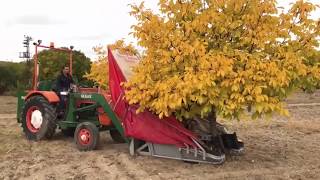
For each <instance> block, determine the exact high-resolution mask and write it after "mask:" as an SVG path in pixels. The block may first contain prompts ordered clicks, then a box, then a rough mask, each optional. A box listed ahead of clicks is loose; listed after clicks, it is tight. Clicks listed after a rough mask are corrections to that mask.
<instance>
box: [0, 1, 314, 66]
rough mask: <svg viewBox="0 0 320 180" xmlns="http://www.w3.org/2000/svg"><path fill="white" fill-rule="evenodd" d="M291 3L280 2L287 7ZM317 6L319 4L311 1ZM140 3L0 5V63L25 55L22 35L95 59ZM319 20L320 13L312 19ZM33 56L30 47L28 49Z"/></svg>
mask: <svg viewBox="0 0 320 180" xmlns="http://www.w3.org/2000/svg"><path fill="white" fill-rule="evenodd" d="M293 1H294V0H281V1H280V2H281V5H283V6H287V5H288V4H289V2H293ZM311 1H312V2H314V3H318V4H319V1H320V0H311ZM139 2H141V0H90V1H89V0H6V1H2V2H1V5H0V60H8V61H12V60H13V61H19V57H18V53H19V52H21V51H24V50H25V49H24V48H23V45H22V41H23V36H24V35H29V36H31V37H33V39H34V40H37V39H41V40H43V44H44V45H48V44H49V42H52V41H53V42H55V45H56V46H57V47H60V46H67V47H68V46H70V45H73V46H75V49H76V50H81V51H82V52H84V53H85V54H86V55H87V56H89V57H90V58H94V52H93V50H92V47H93V46H96V45H106V44H108V43H113V42H114V41H116V40H118V39H121V38H126V40H127V41H129V42H130V41H134V39H133V38H132V37H129V36H128V33H129V32H130V31H131V30H130V26H131V25H132V24H134V22H135V20H134V18H133V17H130V15H129V14H128V12H129V11H130V7H128V4H130V3H137V4H138V3H139ZM157 2H158V0H146V2H145V5H146V6H147V7H149V8H151V9H156V7H157ZM313 16H314V17H315V18H320V12H319V10H318V12H316V13H315V14H314V15H313ZM31 47H32V49H31V52H32V53H33V46H31Z"/></svg>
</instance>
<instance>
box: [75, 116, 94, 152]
mask: <svg viewBox="0 0 320 180" xmlns="http://www.w3.org/2000/svg"><path fill="white" fill-rule="evenodd" d="M99 139H100V134H99V129H98V128H97V126H96V125H94V124H93V123H91V122H83V123H80V124H79V125H78V126H77V128H76V130H75V132H74V141H75V142H76V145H77V148H78V149H79V150H80V151H91V150H94V149H96V148H97V147H98V144H99Z"/></svg>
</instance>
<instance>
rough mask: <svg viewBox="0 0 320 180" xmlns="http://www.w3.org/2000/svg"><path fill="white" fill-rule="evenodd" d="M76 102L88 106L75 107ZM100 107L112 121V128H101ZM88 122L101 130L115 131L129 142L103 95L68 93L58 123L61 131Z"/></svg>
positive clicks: (119, 121)
mask: <svg viewBox="0 0 320 180" xmlns="http://www.w3.org/2000/svg"><path fill="white" fill-rule="evenodd" d="M77 101H90V102H91V103H90V104H85V106H80V107H76V102H77ZM99 107H102V108H103V110H104V112H105V113H106V114H107V116H108V117H109V119H110V120H111V121H112V124H113V126H110V127H103V126H102V125H101V124H100V122H99V119H98V112H97V108H99ZM87 121H90V122H91V123H93V124H95V125H97V126H101V129H103V130H106V129H117V130H118V131H119V133H120V134H121V135H122V137H123V138H124V139H125V141H126V142H129V141H128V139H127V138H126V137H125V135H124V130H123V127H122V125H121V120H120V119H119V118H118V117H117V115H116V114H115V113H114V112H113V110H112V108H111V106H110V105H109V104H108V102H107V100H106V99H105V97H104V96H103V94H99V93H70V94H69V99H68V103H67V110H66V114H65V118H64V119H63V120H62V121H59V122H58V124H59V127H60V128H61V129H68V128H75V127H76V126H77V125H78V124H79V123H81V122H87Z"/></svg>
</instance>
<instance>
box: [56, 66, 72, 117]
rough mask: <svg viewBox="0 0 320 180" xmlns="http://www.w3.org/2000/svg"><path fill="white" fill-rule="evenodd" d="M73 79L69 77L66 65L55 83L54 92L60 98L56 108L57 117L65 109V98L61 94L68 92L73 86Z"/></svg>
mask: <svg viewBox="0 0 320 180" xmlns="http://www.w3.org/2000/svg"><path fill="white" fill-rule="evenodd" d="M73 83H74V81H73V78H72V76H71V75H70V69H69V66H68V65H65V66H64V67H63V69H62V70H61V74H60V75H59V76H58V77H57V81H56V92H57V94H58V96H59V98H60V103H59V106H58V111H59V115H62V114H63V112H64V110H65V108H66V101H67V96H66V94H62V93H61V92H68V91H69V89H70V88H72V86H73Z"/></svg>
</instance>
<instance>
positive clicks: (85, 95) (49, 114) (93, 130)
mask: <svg viewBox="0 0 320 180" xmlns="http://www.w3.org/2000/svg"><path fill="white" fill-rule="evenodd" d="M34 45H35V56H34V73H33V82H32V89H30V90H28V91H26V92H21V93H19V94H18V109H17V117H18V118H17V120H18V122H19V123H21V126H22V128H23V131H24V133H25V136H26V138H27V139H29V140H35V141H38V140H42V139H50V138H51V137H53V135H54V133H55V131H56V129H57V127H59V128H60V129H61V131H62V133H63V134H65V135H67V136H74V141H75V143H76V145H77V147H78V149H79V150H84V151H86V150H93V149H96V147H97V145H98V143H99V131H102V130H109V131H110V135H111V137H112V138H113V140H115V141H116V142H119V143H124V142H126V141H128V139H127V138H126V137H125V136H124V134H123V128H122V126H121V123H120V122H119V120H118V119H117V117H116V115H115V114H114V112H113V111H112V109H111V107H110V105H109V104H108V103H107V101H108V98H110V97H109V96H108V95H107V94H106V93H105V92H104V91H102V90H100V89H99V88H81V87H77V88H74V89H70V90H69V91H66V92H60V95H59V94H57V92H55V91H54V89H53V87H54V84H53V82H49V81H40V82H39V64H38V49H39V48H48V49H52V50H56V51H64V52H66V53H69V68H70V74H72V49H73V47H72V46H70V48H69V49H62V48H55V47H54V45H53V43H51V44H50V46H44V45H41V41H38V43H34ZM61 96H67V99H68V100H67V101H66V102H65V103H66V110H65V113H64V115H63V116H58V114H57V107H58V104H59V103H60V98H59V97H61Z"/></svg>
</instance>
